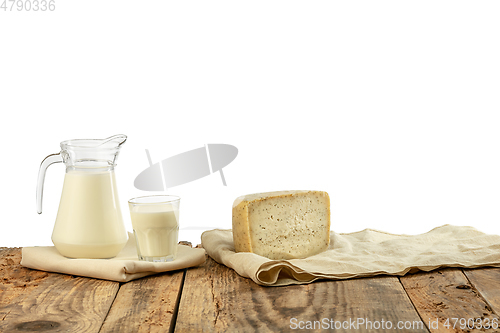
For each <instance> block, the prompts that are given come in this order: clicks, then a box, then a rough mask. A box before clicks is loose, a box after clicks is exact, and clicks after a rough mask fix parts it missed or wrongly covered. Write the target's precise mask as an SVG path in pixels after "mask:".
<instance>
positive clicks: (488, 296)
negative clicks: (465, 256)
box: [463, 268, 500, 316]
mask: <svg viewBox="0 0 500 333" xmlns="http://www.w3.org/2000/svg"><path fill="white" fill-rule="evenodd" d="M463 271H464V273H465V276H467V278H468V279H469V281H470V282H471V284H472V286H473V287H474V288H475V289H476V290H477V291H478V292H479V293H480V294H481V296H482V297H483V298H484V299H485V300H486V302H487V303H488V305H489V306H490V307H491V309H492V310H493V312H495V313H496V314H497V315H499V316H500V268H481V269H464V270H463Z"/></svg>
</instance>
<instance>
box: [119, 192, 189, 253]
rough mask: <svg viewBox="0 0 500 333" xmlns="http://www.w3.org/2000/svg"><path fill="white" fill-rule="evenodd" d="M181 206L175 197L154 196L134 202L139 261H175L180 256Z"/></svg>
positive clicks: (131, 204)
mask: <svg viewBox="0 0 500 333" xmlns="http://www.w3.org/2000/svg"><path fill="white" fill-rule="evenodd" d="M179 203H180V198H179V197H178V196H175V195H150V196H143V197H137V198H133V199H130V200H129V201H128V205H129V208H130V218H131V219H132V227H133V229H134V235H135V241H136V245H137V254H138V257H139V260H143V261H152V262H165V261H172V260H174V259H175V257H176V255H177V242H178V238H179Z"/></svg>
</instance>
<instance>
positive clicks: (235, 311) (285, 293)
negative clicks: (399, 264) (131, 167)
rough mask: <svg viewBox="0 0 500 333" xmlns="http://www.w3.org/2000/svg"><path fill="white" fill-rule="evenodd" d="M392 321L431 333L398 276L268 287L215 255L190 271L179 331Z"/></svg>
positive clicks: (373, 327)
mask: <svg viewBox="0 0 500 333" xmlns="http://www.w3.org/2000/svg"><path fill="white" fill-rule="evenodd" d="M294 318H295V319H294ZM358 318H359V321H358ZM382 320H383V322H382ZM315 321H316V323H315ZM363 321H364V322H363ZM389 321H390V325H391V327H392V328H391V330H395V328H396V325H397V324H398V321H402V322H403V323H404V322H407V323H408V325H412V329H411V330H409V331H412V332H428V330H427V329H426V328H425V326H424V325H423V324H422V323H421V322H420V318H419V316H418V314H417V312H416V311H415V309H414V308H413V305H412V304H411V302H410V300H409V298H408V296H407V295H406V293H405V291H404V289H403V288H402V286H401V284H400V282H399V280H398V278H396V277H388V276H383V277H376V278H366V279H352V280H344V281H318V282H315V283H311V284H308V285H300V286H286V287H262V286H259V285H257V284H255V283H254V282H253V281H251V280H250V279H245V278H242V277H240V276H239V275H237V274H236V273H235V272H234V271H233V270H231V269H229V268H227V267H225V266H223V265H219V264H217V263H216V262H215V261H213V260H212V259H210V258H209V259H208V260H207V262H206V263H205V264H204V265H203V266H200V267H197V268H192V269H188V270H187V272H186V278H185V281H184V288H183V291H182V297H181V301H180V304H179V314H178V317H177V323H176V327H175V331H176V332H255V331H258V332H283V331H290V330H293V329H295V328H300V327H303V328H305V329H307V331H324V330H325V329H326V328H330V329H334V330H335V331H339V332H346V331H349V332H352V331H353V330H356V331H357V332H381V331H383V330H384V329H383V327H385V329H387V330H389V329H390V328H389V327H388V326H389V323H388V322H389ZM353 322H354V324H353ZM369 322H370V323H369ZM308 325H310V327H311V328H312V329H308V328H309V327H308ZM314 325H316V327H315V326H314ZM382 325H384V326H382ZM341 326H343V327H341ZM377 327H378V329H377Z"/></svg>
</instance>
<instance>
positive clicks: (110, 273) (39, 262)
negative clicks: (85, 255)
mask: <svg viewBox="0 0 500 333" xmlns="http://www.w3.org/2000/svg"><path fill="white" fill-rule="evenodd" d="M177 246H178V248H177V257H176V258H175V260H174V261H170V262H148V261H139V260H138V259H137V250H136V246H135V238H134V235H133V234H131V233H129V234H128V242H127V244H126V245H125V247H124V248H123V250H121V252H120V253H118V255H117V256H116V257H114V258H111V259H70V258H66V257H64V256H62V255H61V254H60V253H59V252H58V251H57V250H56V248H55V247H54V246H35V247H23V249H22V260H21V265H22V266H25V267H29V268H33V269H38V270H42V271H48V272H57V273H64V274H71V275H79V276H86V277H91V278H96V279H104V280H112V281H118V282H128V281H131V280H134V279H138V278H142V277H144V276H148V275H152V274H157V273H160V272H167V271H173V270H178V269H183V268H187V267H192V266H198V265H201V264H202V263H204V262H205V250H204V249H200V248H191V247H189V246H187V245H177Z"/></svg>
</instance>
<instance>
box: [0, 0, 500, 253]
mask: <svg viewBox="0 0 500 333" xmlns="http://www.w3.org/2000/svg"><path fill="white" fill-rule="evenodd" d="M8 6H10V4H9V5H8ZM499 13H500V3H499V2H498V1H481V2H477V1H476V2H472V1H467V2H464V1H418V2H417V1H412V2H405V1H399V0H398V1H367V2H365V1H344V2H334V1H269V0H266V1H245V2H243V1H153V0H150V1H124V0H120V1H118V0H108V1H94V0H87V1H74V0H66V1H62V0H56V10H55V11H53V12H25V11H24V12H17V11H16V8H14V11H12V12H10V11H7V12H5V11H3V10H0V37H1V38H0V110H1V117H2V118H1V120H0V122H1V131H0V140H1V148H2V150H1V159H2V160H1V164H0V168H1V173H0V177H1V183H0V184H1V187H0V188H1V191H0V202H1V212H2V213H1V215H0V223H1V226H2V228H1V230H0V246H9V247H13V246H29V245H51V241H50V237H51V232H52V228H53V224H54V220H55V217H56V214H57V208H58V204H59V199H60V193H61V188H62V182H63V178H64V166H63V165H62V164H55V165H53V166H51V167H50V168H49V169H48V173H47V177H46V184H45V193H44V202H43V214H42V215H38V214H37V213H36V206H35V188H36V181H37V174H38V168H39V165H40V162H41V161H42V160H43V158H44V157H45V156H46V155H48V154H52V153H57V152H59V143H60V142H61V141H63V140H67V139H75V138H105V137H108V136H111V135H114V134H118V133H123V134H126V135H127V136H128V140H127V142H126V143H125V144H124V146H123V149H122V151H121V153H120V156H119V159H118V166H117V169H116V174H117V184H118V189H119V196H120V204H121V209H122V212H123V216H124V220H125V224H126V227H127V229H128V230H129V231H131V230H132V229H131V223H130V216H129V213H128V207H127V200H128V199H129V198H131V197H134V196H139V195H146V194H149V193H148V192H143V191H139V190H137V189H135V188H134V187H133V180H134V179H135V177H136V176H137V175H138V174H139V172H141V171H142V170H143V169H144V168H146V167H147V166H148V161H147V158H146V154H145V149H146V148H147V149H149V151H150V153H151V157H152V159H153V162H157V161H160V160H162V159H165V158H167V157H170V156H173V155H176V154H178V153H182V152H185V151H188V150H191V149H195V148H199V147H202V146H203V145H204V144H207V143H228V144H232V145H234V146H236V147H238V149H239V155H238V157H237V158H236V159H235V160H234V161H233V163H231V164H230V165H228V166H227V167H226V168H225V169H224V172H225V178H226V181H227V187H224V186H223V185H222V181H221V179H220V176H219V175H218V174H213V175H210V176H208V177H205V178H202V179H199V180H197V181H194V182H191V183H188V184H185V185H181V186H178V187H175V188H172V189H169V190H168V191H166V192H165V193H169V194H177V195H180V196H181V197H182V199H181V226H182V227H183V228H186V227H191V228H195V230H194V231H193V230H191V231H188V230H186V229H184V230H181V238H182V239H187V240H190V241H192V242H194V243H199V235H200V233H201V229H203V228H207V229H209V228H214V227H218V228H230V227H231V206H232V202H233V200H234V199H235V198H236V197H237V196H239V195H243V194H248V193H254V192H265V191H273V190H288V189H314V190H324V191H327V192H328V193H329V194H330V198H331V206H332V209H331V212H332V214H331V219H332V229H333V230H334V231H336V232H351V231H358V230H362V229H364V228H374V229H379V230H384V231H387V232H391V233H406V234H416V233H422V232H426V231H429V230H430V229H432V228H434V227H437V226H440V225H443V224H455V225H471V226H474V227H476V228H477V229H479V230H481V231H484V232H487V233H496V234H500V224H499V223H498V222H499V220H500V175H499V174H500V173H499V171H500V150H499V143H500V140H499V139H500V130H499V128H500V113H499V111H500V61H499V59H500V20H499V19H498V17H499Z"/></svg>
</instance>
